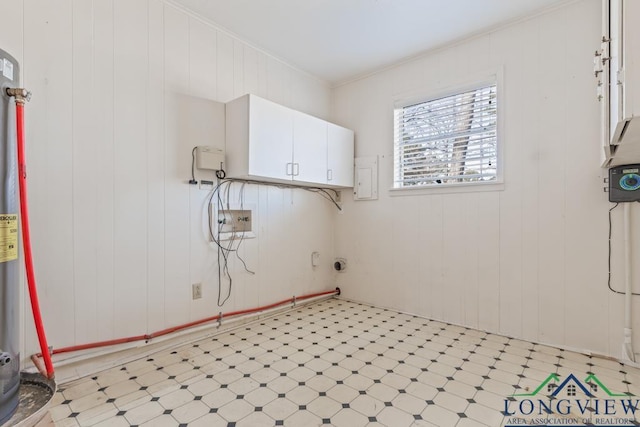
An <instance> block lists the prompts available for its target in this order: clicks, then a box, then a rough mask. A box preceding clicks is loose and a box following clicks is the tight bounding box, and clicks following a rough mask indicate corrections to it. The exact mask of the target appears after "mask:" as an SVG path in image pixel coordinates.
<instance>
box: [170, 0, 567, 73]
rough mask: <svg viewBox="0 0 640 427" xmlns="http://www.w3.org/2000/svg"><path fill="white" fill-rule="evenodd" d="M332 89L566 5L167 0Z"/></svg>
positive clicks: (545, 1)
mask: <svg viewBox="0 0 640 427" xmlns="http://www.w3.org/2000/svg"><path fill="white" fill-rule="evenodd" d="M174 1H176V2H177V3H179V4H181V5H183V6H184V7H186V8H187V9H190V10H192V11H193V12H195V13H197V14H199V15H201V16H203V17H205V18H207V19H208V20H210V21H213V22H215V23H216V24H218V25H219V26H221V27H223V28H224V29H226V30H228V31H229V32H231V33H233V34H235V35H237V36H239V37H240V38H242V39H243V40H245V41H247V42H249V43H250V44H252V45H254V46H257V47H259V48H261V49H263V50H264V51H266V52H269V53H270V54H272V55H274V56H276V57H278V58H280V59H282V60H284V61H286V62H288V63H289V64H291V65H294V66H296V67H298V68H300V69H302V70H305V71H307V72H309V73H311V74H313V75H316V76H318V77H320V78H322V79H324V80H326V81H328V82H330V83H333V84H336V83H340V82H343V81H346V80H349V79H351V78H353V77H356V76H358V75H362V74H365V73H368V72H371V71H373V70H376V69H379V68H382V67H385V66H387V65H390V64H393V63H395V62H398V61H400V60H402V59H404V58H407V57H411V56H414V55H417V54H419V53H421V52H425V51H428V50H430V49H433V48H436V47H438V46H441V45H443V44H446V43H448V42H451V41H454V40H457V39H460V38H464V37H466V36H469V35H472V34H474V33H478V32H480V31H482V30H486V29H489V28H491V27H494V26H496V25H499V24H501V23H504V22H507V21H510V20H514V19H517V18H520V17H523V16H525V15H528V14H531V13H534V12H536V11H539V10H541V9H543V8H546V7H549V6H551V5H553V4H557V3H563V2H566V0H174Z"/></svg>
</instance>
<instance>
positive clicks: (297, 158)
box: [293, 111, 327, 184]
mask: <svg viewBox="0 0 640 427" xmlns="http://www.w3.org/2000/svg"><path fill="white" fill-rule="evenodd" d="M293 114H294V115H293V163H294V170H293V172H294V176H293V179H294V181H304V182H313V183H317V184H326V183H327V122H325V121H324V120H321V119H318V118H317V117H313V116H310V115H308V114H304V113H301V112H299V111H294V112H293Z"/></svg>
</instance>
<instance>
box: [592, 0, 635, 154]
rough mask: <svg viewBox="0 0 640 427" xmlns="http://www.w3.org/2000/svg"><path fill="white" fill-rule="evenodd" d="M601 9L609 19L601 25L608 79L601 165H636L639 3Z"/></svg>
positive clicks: (612, 0) (623, 1)
mask: <svg viewBox="0 0 640 427" xmlns="http://www.w3.org/2000/svg"><path fill="white" fill-rule="evenodd" d="M604 6H605V14H608V18H609V19H608V20H606V21H605V23H604V26H605V29H604V44H605V46H603V50H602V53H603V57H604V61H607V50H608V54H609V57H608V73H604V76H605V78H606V77H608V80H609V82H606V81H605V82H604V85H605V87H606V86H607V83H608V87H609V93H608V95H609V96H608V104H609V105H608V122H609V129H608V132H606V134H608V139H609V140H608V144H605V152H606V156H607V159H606V162H605V166H615V165H620V164H625V163H640V25H638V23H637V19H638V16H640V1H637V0H604ZM607 27H608V28H607ZM607 41H609V46H608V48H607V46H606V42H607ZM598 59H599V58H598V57H596V61H597V60H598ZM596 75H598V72H596ZM604 122H605V124H606V123H607V120H606V119H605V121H604Z"/></svg>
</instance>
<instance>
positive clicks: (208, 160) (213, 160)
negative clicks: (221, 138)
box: [196, 145, 224, 171]
mask: <svg viewBox="0 0 640 427" xmlns="http://www.w3.org/2000/svg"><path fill="white" fill-rule="evenodd" d="M196 167H197V168H198V169H209V170H214V171H219V170H222V169H224V150H223V149H221V148H216V147H209V146H206V145H200V146H198V147H196Z"/></svg>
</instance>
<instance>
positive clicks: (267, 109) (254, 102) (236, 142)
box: [226, 95, 354, 187]
mask: <svg viewBox="0 0 640 427" xmlns="http://www.w3.org/2000/svg"><path fill="white" fill-rule="evenodd" d="M226 128H227V129H226V135H227V137H226V161H227V169H226V172H227V175H228V176H229V177H232V178H248V179H255V180H263V181H269V182H289V183H291V182H293V183H296V184H301V185H318V186H323V187H352V186H353V152H354V149H353V131H350V130H349V129H345V128H341V127H340V126H337V125H334V124H333V123H329V122H327V121H324V120H322V119H319V118H317V117H313V116H310V115H308V114H305V113H302V112H299V111H296V110H292V109H290V108H287V107H283V106H282V105H278V104H276V103H274V102H271V101H267V100H266V99H262V98H259V97H257V96H255V95H245V96H242V97H240V98H238V99H235V100H233V101H231V102H228V103H227V105H226Z"/></svg>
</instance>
